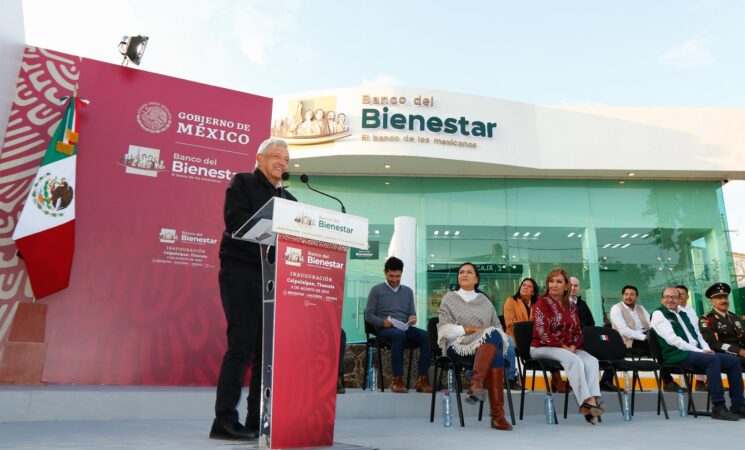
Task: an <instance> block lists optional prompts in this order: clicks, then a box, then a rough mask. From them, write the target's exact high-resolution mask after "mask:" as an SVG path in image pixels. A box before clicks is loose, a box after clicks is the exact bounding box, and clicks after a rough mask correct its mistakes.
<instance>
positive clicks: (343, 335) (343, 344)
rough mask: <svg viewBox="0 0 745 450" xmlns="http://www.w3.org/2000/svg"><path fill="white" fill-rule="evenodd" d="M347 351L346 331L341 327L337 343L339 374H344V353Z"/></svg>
mask: <svg viewBox="0 0 745 450" xmlns="http://www.w3.org/2000/svg"><path fill="white" fill-rule="evenodd" d="M346 351H347V333H345V332H344V328H342V329H341V342H340V343H339V376H340V377H342V376H344V354H345V353H346Z"/></svg>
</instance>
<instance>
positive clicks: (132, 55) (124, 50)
mask: <svg viewBox="0 0 745 450" xmlns="http://www.w3.org/2000/svg"><path fill="white" fill-rule="evenodd" d="M148 39H149V38H148V37H147V36H143V35H141V34H138V35H137V36H132V37H129V36H124V37H122V41H121V42H119V53H121V54H122V56H123V57H124V59H123V60H122V65H123V66H126V65H129V63H128V61H132V62H133V63H135V65H136V66H139V65H140V61H142V55H143V54H145V47H146V46H147V41H148Z"/></svg>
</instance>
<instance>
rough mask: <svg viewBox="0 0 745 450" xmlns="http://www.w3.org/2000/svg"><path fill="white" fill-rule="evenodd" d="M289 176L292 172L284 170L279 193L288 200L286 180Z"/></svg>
mask: <svg viewBox="0 0 745 450" xmlns="http://www.w3.org/2000/svg"><path fill="white" fill-rule="evenodd" d="M289 178H290V174H289V173H288V172H282V179H281V180H280V182H279V195H280V197H282V198H283V199H285V200H287V197H285V181H287V180H288V179H289Z"/></svg>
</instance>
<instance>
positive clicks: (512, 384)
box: [507, 378, 523, 391]
mask: <svg viewBox="0 0 745 450" xmlns="http://www.w3.org/2000/svg"><path fill="white" fill-rule="evenodd" d="M507 386H508V387H509V389H510V390H511V391H522V389H523V387H522V386H520V382H519V381H518V380H517V378H513V379H511V380H507Z"/></svg>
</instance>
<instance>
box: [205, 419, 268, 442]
mask: <svg viewBox="0 0 745 450" xmlns="http://www.w3.org/2000/svg"><path fill="white" fill-rule="evenodd" d="M258 437H259V433H258V432H257V431H251V430H249V429H248V428H246V427H244V426H243V425H241V423H240V422H223V421H220V420H218V419H215V420H214V421H213V422H212V429H211V430H210V439H226V440H231V441H252V440H254V439H257V438H258Z"/></svg>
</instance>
